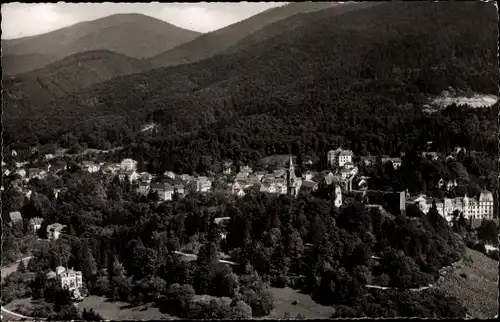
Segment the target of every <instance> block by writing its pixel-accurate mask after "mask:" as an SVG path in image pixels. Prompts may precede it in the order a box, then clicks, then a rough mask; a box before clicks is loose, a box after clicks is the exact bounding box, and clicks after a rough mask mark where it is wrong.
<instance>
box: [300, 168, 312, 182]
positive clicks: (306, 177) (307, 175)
mask: <svg viewBox="0 0 500 322" xmlns="http://www.w3.org/2000/svg"><path fill="white" fill-rule="evenodd" d="M313 177H314V173H312V172H311V171H309V170H308V171H306V172H304V173H303V174H302V179H303V180H305V181H307V180H312V178H313Z"/></svg>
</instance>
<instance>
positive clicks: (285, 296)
mask: <svg viewBox="0 0 500 322" xmlns="http://www.w3.org/2000/svg"><path fill="white" fill-rule="evenodd" d="M270 291H271V293H272V294H273V296H274V300H275V301H276V306H275V308H274V310H273V311H272V312H271V314H269V315H268V316H266V317H264V318H265V319H268V318H271V319H280V318H284V317H285V313H288V314H287V315H288V316H289V317H290V318H296V317H297V315H299V314H301V315H303V316H304V317H305V318H316V319H329V318H330V317H331V316H332V314H333V308H332V307H330V306H324V305H321V304H318V303H316V302H314V301H313V299H312V298H311V296H310V295H308V294H302V293H299V292H298V291H297V290H294V289H292V288H290V287H285V288H277V287H271V288H270ZM293 301H297V304H295V305H294V304H292V302H293Z"/></svg>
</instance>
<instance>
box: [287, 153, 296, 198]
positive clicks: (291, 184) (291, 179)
mask: <svg viewBox="0 0 500 322" xmlns="http://www.w3.org/2000/svg"><path fill="white" fill-rule="evenodd" d="M286 182H287V185H288V194H290V195H292V196H296V195H297V178H296V177H295V167H294V166H293V160H292V156H290V163H289V164H288V170H287V177H286Z"/></svg>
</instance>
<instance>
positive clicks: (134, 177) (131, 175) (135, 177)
mask: <svg viewBox="0 0 500 322" xmlns="http://www.w3.org/2000/svg"><path fill="white" fill-rule="evenodd" d="M127 176H128V180H129V182H130V183H133V182H136V181H137V180H138V179H139V178H140V177H141V176H140V174H138V173H137V171H127ZM150 182H151V180H150Z"/></svg>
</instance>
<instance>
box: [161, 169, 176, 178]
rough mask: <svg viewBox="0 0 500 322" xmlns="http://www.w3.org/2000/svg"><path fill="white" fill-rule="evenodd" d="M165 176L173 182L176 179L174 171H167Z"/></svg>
mask: <svg viewBox="0 0 500 322" xmlns="http://www.w3.org/2000/svg"><path fill="white" fill-rule="evenodd" d="M163 175H164V176H165V177H167V178H170V179H172V180H174V179H175V177H176V175H175V173H173V172H172V171H165V173H164V174H163Z"/></svg>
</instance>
